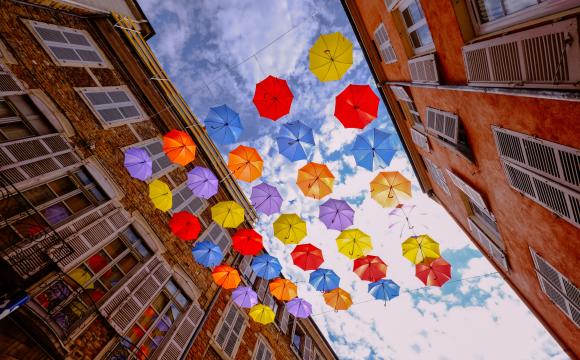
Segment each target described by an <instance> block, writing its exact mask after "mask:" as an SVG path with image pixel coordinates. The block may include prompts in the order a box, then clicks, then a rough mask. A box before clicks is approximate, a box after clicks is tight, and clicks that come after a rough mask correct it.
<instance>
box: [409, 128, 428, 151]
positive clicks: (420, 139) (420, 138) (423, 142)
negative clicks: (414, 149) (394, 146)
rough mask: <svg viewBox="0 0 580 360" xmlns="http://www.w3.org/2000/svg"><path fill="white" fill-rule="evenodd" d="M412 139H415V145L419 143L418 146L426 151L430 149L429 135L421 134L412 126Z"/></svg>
mask: <svg viewBox="0 0 580 360" xmlns="http://www.w3.org/2000/svg"><path fill="white" fill-rule="evenodd" d="M411 139H413V142H414V143H415V145H417V146H418V147H420V148H421V149H423V150H425V151H429V150H430V148H429V140H427V136H425V135H423V134H421V132H419V131H417V130H415V129H413V128H411Z"/></svg>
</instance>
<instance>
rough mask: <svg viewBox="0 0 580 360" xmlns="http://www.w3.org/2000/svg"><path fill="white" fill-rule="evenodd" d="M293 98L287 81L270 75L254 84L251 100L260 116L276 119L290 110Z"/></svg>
mask: <svg viewBox="0 0 580 360" xmlns="http://www.w3.org/2000/svg"><path fill="white" fill-rule="evenodd" d="M293 99H294V95H292V91H290V88H289V87H288V82H286V80H283V79H279V78H277V77H274V76H272V75H270V76H268V77H267V78H265V79H264V80H262V81H260V82H259V83H257V84H256V92H255V93H254V100H253V101H254V105H256V109H257V110H258V113H259V114H260V116H261V117H265V118H268V119H270V120H274V121H276V120H278V119H279V118H281V117H282V116H284V115H286V114H288V113H289V112H290V107H291V106H292V100H293Z"/></svg>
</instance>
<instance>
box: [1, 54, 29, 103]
mask: <svg viewBox="0 0 580 360" xmlns="http://www.w3.org/2000/svg"><path fill="white" fill-rule="evenodd" d="M1 45H2V44H0V46H1ZM1 52H2V49H0V53H1ZM0 58H1V56H0ZM22 93H24V89H23V88H22V86H21V85H20V82H19V81H18V80H17V79H16V78H15V77H14V76H12V74H11V73H10V71H8V70H7V69H5V68H4V65H2V62H1V61H0V96H8V95H18V94H22Z"/></svg>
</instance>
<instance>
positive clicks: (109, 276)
mask: <svg viewBox="0 0 580 360" xmlns="http://www.w3.org/2000/svg"><path fill="white" fill-rule="evenodd" d="M122 278H123V273H122V272H121V271H120V270H119V269H118V268H117V267H116V266H113V267H111V268H110V269H109V270H107V271H106V272H105V273H104V274H103V275H101V282H102V283H103V285H104V286H105V287H106V288H107V289H111V288H112V287H114V286H115V285H117V284H118V283H119V281H121V279H122Z"/></svg>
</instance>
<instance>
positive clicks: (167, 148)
mask: <svg viewBox="0 0 580 360" xmlns="http://www.w3.org/2000/svg"><path fill="white" fill-rule="evenodd" d="M195 149H196V146H195V143H194V142H193V140H192V139H191V137H190V136H189V135H187V133H186V132H183V131H179V130H175V129H173V130H171V131H170V132H168V133H167V134H165V135H164V136H163V151H164V152H165V155H167V157H168V158H169V160H171V161H172V162H174V163H176V164H179V165H181V166H185V165H187V164H189V163H190V162H192V161H193V159H195Z"/></svg>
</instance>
